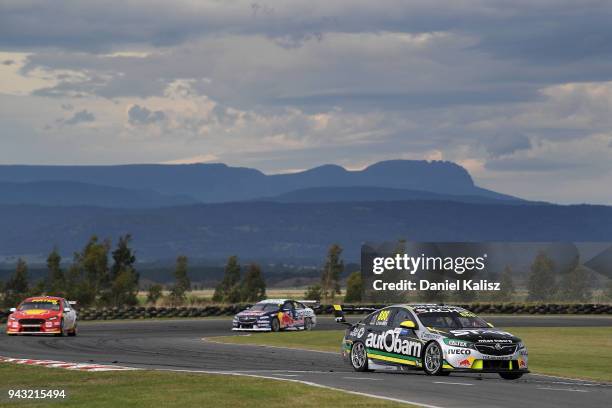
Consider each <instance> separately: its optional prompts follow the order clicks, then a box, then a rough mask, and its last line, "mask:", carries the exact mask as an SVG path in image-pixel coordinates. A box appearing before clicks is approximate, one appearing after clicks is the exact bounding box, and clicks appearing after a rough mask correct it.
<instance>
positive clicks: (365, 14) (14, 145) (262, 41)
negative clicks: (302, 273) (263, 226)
mask: <svg viewBox="0 0 612 408" xmlns="http://www.w3.org/2000/svg"><path fill="white" fill-rule="evenodd" d="M610 21H612V3H611V2H609V1H562V0H554V1H552V0H551V1H537V0H525V1H521V0H513V1H471V0H440V1H431V0H423V1H383V0H378V1H371V0H363V1H360V0H351V1H331V0H307V1H291V2H288V1H283V0H278V1H265V0H249V1H231V2H230V1H222V0H219V1H211V0H208V1H204V0H202V1H171V2H170V1H151V0H148V1H134V0H123V1H102V0H98V1H96V2H83V1H60V0H57V1H27V0H21V1H4V0H0V125H1V126H0V163H1V164H13V163H27V164H114V163H169V162H170V163H188V162H225V163H228V164H230V165H240V166H249V167H256V168H258V169H260V170H263V171H264V172H267V173H278V172H287V171H296V170H299V169H305V168H309V167H313V166H316V165H321V164H325V163H336V164H340V165H343V166H345V167H347V168H351V169H358V168H363V167H364V166H367V165H368V164H371V163H373V162H376V161H380V160H386V159H394V158H406V159H429V160H450V161H454V162H457V163H460V164H462V165H463V166H465V167H466V168H467V169H468V170H469V171H470V172H471V174H472V175H473V177H474V178H475V180H476V182H477V183H478V184H479V185H481V186H484V187H488V188H492V189H495V190H497V191H501V192H504V193H509V194H514V195H518V196H521V197H525V198H530V199H539V200H549V201H554V202H560V203H579V202H590V203H605V204H612V188H611V187H610V186H612V24H610Z"/></svg>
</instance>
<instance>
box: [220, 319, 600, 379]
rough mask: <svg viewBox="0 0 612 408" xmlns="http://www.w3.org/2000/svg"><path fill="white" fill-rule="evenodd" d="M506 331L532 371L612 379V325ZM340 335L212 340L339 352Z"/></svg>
mask: <svg viewBox="0 0 612 408" xmlns="http://www.w3.org/2000/svg"><path fill="white" fill-rule="evenodd" d="M508 330H509V331H511V332H512V333H513V334H515V335H517V336H518V337H520V338H521V339H523V341H524V342H525V344H526V345H527V348H528V349H529V369H530V370H531V371H532V372H536V373H541V374H551V375H558V376H563V377H574V378H585V379H591V380H601V381H608V382H612V368H611V367H612V327H546V328H544V327H512V328H509V329H508ZM343 335H344V331H342V330H333V331H316V330H314V331H311V332H287V333H257V334H253V335H251V336H227V337H216V338H214V339H212V340H214V341H220V342H224V343H233V344H258V345H268V346H279V347H290V348H302V349H309V350H318V351H334V352H339V350H340V343H341V341H342V336H343Z"/></svg>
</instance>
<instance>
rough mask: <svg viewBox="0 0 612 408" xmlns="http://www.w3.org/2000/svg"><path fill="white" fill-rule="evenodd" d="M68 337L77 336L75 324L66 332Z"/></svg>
mask: <svg viewBox="0 0 612 408" xmlns="http://www.w3.org/2000/svg"><path fill="white" fill-rule="evenodd" d="M68 335H69V336H71V337H74V336H76V335H77V324H76V323H74V327H73V328H72V330H70V331H69V332H68Z"/></svg>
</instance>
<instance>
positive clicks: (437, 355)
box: [423, 341, 443, 375]
mask: <svg viewBox="0 0 612 408" xmlns="http://www.w3.org/2000/svg"><path fill="white" fill-rule="evenodd" d="M442 358H443V357H442V349H441V348H440V345H439V344H438V343H436V342H435V341H432V342H431V343H429V344H428V345H427V347H425V354H424V355H423V369H424V370H425V374H427V375H442V373H443V371H442Z"/></svg>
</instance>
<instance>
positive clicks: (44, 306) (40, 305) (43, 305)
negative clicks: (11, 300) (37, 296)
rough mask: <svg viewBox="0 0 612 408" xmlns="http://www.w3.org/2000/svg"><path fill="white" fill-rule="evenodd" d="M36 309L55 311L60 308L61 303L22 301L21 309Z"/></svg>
mask: <svg viewBox="0 0 612 408" xmlns="http://www.w3.org/2000/svg"><path fill="white" fill-rule="evenodd" d="M34 309H37V310H53V311H58V310H60V308H59V303H54V302H26V303H22V304H21V306H19V310H20V311H23V310H34Z"/></svg>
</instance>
